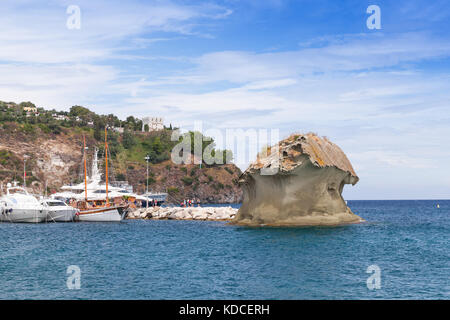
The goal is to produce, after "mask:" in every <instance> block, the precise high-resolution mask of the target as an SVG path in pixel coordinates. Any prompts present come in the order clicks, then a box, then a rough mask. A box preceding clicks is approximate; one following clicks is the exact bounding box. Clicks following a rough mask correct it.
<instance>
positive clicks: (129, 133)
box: [0, 101, 240, 202]
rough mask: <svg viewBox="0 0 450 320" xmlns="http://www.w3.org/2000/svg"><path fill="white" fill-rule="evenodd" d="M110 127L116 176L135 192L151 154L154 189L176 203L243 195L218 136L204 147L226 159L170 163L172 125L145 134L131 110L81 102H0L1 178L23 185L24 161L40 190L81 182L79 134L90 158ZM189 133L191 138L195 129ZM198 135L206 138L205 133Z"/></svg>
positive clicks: (30, 181)
mask: <svg viewBox="0 0 450 320" xmlns="http://www.w3.org/2000/svg"><path fill="white" fill-rule="evenodd" d="M105 126H107V127H108V128H109V130H108V146H109V148H108V149H109V155H108V156H109V159H110V168H111V171H110V175H111V177H110V178H112V180H117V181H123V180H127V181H128V182H129V183H130V184H131V185H133V187H134V189H135V190H136V191H138V192H143V191H144V190H145V186H146V183H147V181H146V161H145V157H146V156H147V155H148V156H149V158H150V159H149V163H150V174H149V178H148V184H149V189H150V190H154V191H163V192H166V191H167V192H169V194H171V198H172V199H173V200H174V201H178V200H179V199H183V198H187V197H196V198H200V199H201V200H203V201H218V202H234V201H239V198H240V190H239V187H238V186H237V184H236V181H237V178H238V176H239V174H240V170H239V168H237V167H236V166H234V165H233V164H231V163H226V162H227V160H228V162H229V161H230V159H232V154H231V152H230V151H227V150H225V151H224V150H218V149H216V148H215V143H214V140H213V139H202V140H204V141H203V142H202V150H205V148H206V147H208V146H209V147H210V148H211V147H212V154H213V155H215V156H216V157H217V156H218V155H221V156H222V158H223V163H224V164H223V165H220V164H213V165H207V164H205V163H203V164H202V165H201V166H199V165H193V164H191V165H176V164H174V163H172V161H170V152H171V150H172V148H173V147H174V146H175V145H176V144H177V143H179V141H172V139H171V137H172V133H173V131H174V130H176V128H172V125H170V126H169V127H164V129H163V130H158V131H148V127H145V128H144V132H142V121H141V120H139V119H137V118H134V117H133V116H129V117H127V118H126V120H120V119H119V118H118V117H117V116H115V115H113V114H109V115H98V114H96V113H95V112H92V111H90V110H89V109H87V108H85V107H82V106H73V107H71V108H70V111H68V112H65V111H56V110H45V109H43V108H37V107H36V106H35V105H34V104H33V103H31V102H22V103H20V104H16V103H12V102H2V101H0V181H1V182H4V183H6V182H9V181H13V180H15V181H18V182H19V183H23V178H22V177H23V161H24V159H26V164H27V168H28V170H27V186H30V187H33V189H34V190H35V191H36V192H43V191H42V190H44V189H45V186H47V189H48V190H47V191H55V190H58V188H59V187H60V186H61V185H63V184H67V183H77V182H80V181H81V180H82V166H81V164H82V161H81V158H82V157H81V156H82V137H83V136H85V137H86V140H87V144H88V146H89V149H90V151H89V158H88V160H91V157H92V152H93V151H92V150H93V149H94V147H97V148H98V149H99V155H100V156H102V155H104V144H103V142H104V128H105ZM185 135H189V136H190V137H194V133H193V132H188V133H185ZM195 136H196V137H198V136H199V135H195ZM200 137H201V138H203V137H202V136H201V134H200ZM180 139H182V138H181V137H180ZM192 143H193V140H192ZM192 152H194V148H192ZM200 167H201V168H200ZM210 177H211V178H212V179H211V178H210ZM221 189H223V190H224V191H226V192H223V194H224V195H221V194H220V193H219V192H218V190H221ZM208 199H209V200H208ZM227 199H228V200H227Z"/></svg>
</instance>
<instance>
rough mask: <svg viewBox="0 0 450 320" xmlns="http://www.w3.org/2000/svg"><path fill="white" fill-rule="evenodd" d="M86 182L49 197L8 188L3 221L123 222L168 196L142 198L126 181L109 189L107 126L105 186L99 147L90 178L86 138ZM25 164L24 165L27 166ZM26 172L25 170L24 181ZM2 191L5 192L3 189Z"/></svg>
mask: <svg viewBox="0 0 450 320" xmlns="http://www.w3.org/2000/svg"><path fill="white" fill-rule="evenodd" d="M83 144H84V147H83V165H84V182H83V183H80V184H76V185H65V186H62V187H61V191H60V192H56V193H53V194H51V195H50V196H49V197H44V196H42V195H33V194H29V193H28V191H27V190H26V188H24V187H19V186H17V182H15V183H14V186H13V185H12V184H10V183H8V185H7V186H6V193H5V195H3V196H2V197H1V198H0V221H1V222H13V223H15V222H22V223H40V222H75V221H83V222H120V221H122V220H123V219H125V218H126V217H127V214H128V212H129V210H130V209H133V210H134V209H138V208H141V207H142V208H148V207H155V206H160V205H162V204H163V203H164V202H165V201H166V198H167V194H166V193H151V192H146V193H145V194H143V195H138V194H135V193H133V190H132V188H131V190H130V188H128V187H127V185H128V184H127V183H126V182H125V183H124V184H123V185H122V187H115V186H110V185H109V181H108V156H107V155H108V142H107V128H106V127H105V150H106V152H105V183H102V182H101V180H102V179H101V178H102V175H101V172H100V170H99V160H98V152H99V150H98V149H97V148H95V149H94V156H93V161H92V167H91V176H90V177H88V175H87V160H86V159H87V156H86V150H88V147H87V146H86V139H85V138H83ZM24 165H25V163H24ZM25 178H26V171H25V167H24V179H25ZM0 192H2V190H0Z"/></svg>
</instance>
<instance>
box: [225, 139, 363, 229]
mask: <svg viewBox="0 0 450 320" xmlns="http://www.w3.org/2000/svg"><path fill="white" fill-rule="evenodd" d="M278 148H279V152H277V151H276V148H275V147H271V149H270V150H269V152H268V155H266V156H261V155H259V156H258V159H257V160H256V161H255V162H254V163H252V164H251V165H250V166H249V168H248V169H247V170H246V171H245V172H244V173H243V174H242V175H241V177H240V180H239V183H240V185H241V186H242V187H243V191H244V198H243V203H242V206H241V208H240V209H239V212H238V214H237V215H236V218H235V219H234V220H233V223H236V224H240V225H273V226H283V225H286V226H294V225H295V226H307V225H338V224H346V223H356V222H360V221H362V219H361V218H360V217H358V216H357V215H355V214H353V213H352V212H351V210H350V209H349V208H348V207H347V205H346V202H345V201H344V199H343V198H342V190H343V188H344V185H345V184H352V185H354V184H356V183H357V182H358V180H359V178H358V176H357V175H356V173H355V171H354V170H353V167H352V165H351V163H350V161H349V160H348V159H347V157H346V156H345V154H344V152H343V151H342V150H341V149H340V148H339V147H338V146H337V145H335V144H333V143H332V142H330V141H329V140H328V139H327V138H320V137H318V136H317V135H315V134H312V133H309V134H294V135H291V136H290V137H289V138H287V139H285V140H282V141H281V142H279V144H278Z"/></svg>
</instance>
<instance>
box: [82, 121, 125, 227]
mask: <svg viewBox="0 0 450 320" xmlns="http://www.w3.org/2000/svg"><path fill="white" fill-rule="evenodd" d="M83 146H84V148H83V158H84V195H85V198H84V200H82V201H78V202H77V204H76V205H77V208H78V209H79V212H78V214H77V216H76V218H75V220H77V221H96V222H109V221H112V222H115V221H122V220H123V219H124V218H125V216H126V214H127V209H128V207H127V205H119V206H115V205H111V203H110V201H109V195H108V140H107V129H106V127H105V180H106V197H105V201H103V200H90V199H88V193H87V170H86V149H87V148H86V138H85V137H83Z"/></svg>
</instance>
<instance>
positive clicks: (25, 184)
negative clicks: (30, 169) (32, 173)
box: [23, 155, 28, 188]
mask: <svg viewBox="0 0 450 320" xmlns="http://www.w3.org/2000/svg"><path fill="white" fill-rule="evenodd" d="M27 158H28V156H27V155H24V156H23V187H24V188H26V187H27V170H26V162H27Z"/></svg>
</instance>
